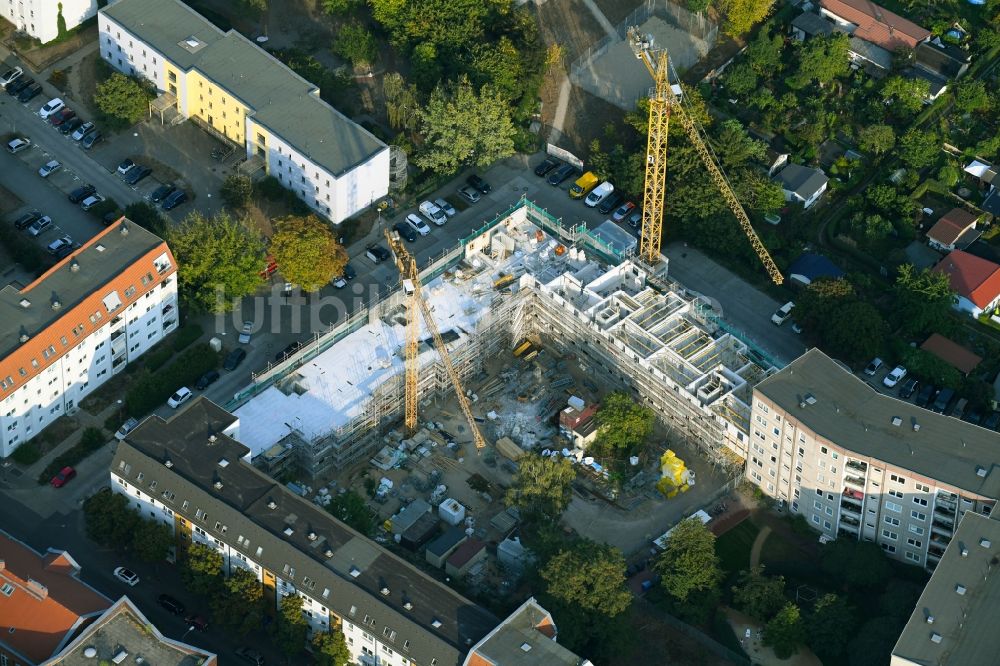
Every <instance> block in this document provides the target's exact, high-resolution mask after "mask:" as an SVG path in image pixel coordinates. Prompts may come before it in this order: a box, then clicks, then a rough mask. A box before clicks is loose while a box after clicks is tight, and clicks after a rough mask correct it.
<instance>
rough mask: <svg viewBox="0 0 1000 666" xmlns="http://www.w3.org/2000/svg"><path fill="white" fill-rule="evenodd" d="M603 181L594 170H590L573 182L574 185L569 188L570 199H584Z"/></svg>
mask: <svg viewBox="0 0 1000 666" xmlns="http://www.w3.org/2000/svg"><path fill="white" fill-rule="evenodd" d="M599 182H601V179H600V178H598V177H597V174H595V173H594V172H593V171H588V172H587V173H585V174H583V175H582V176H580V177H579V178H577V179H576V182H575V183H573V186H572V187H570V188H569V198H570V199H582V198H583V197H585V196H587V194H589V193H590V191H591V190H592V189H594V188H595V187H597V184H598V183H599Z"/></svg>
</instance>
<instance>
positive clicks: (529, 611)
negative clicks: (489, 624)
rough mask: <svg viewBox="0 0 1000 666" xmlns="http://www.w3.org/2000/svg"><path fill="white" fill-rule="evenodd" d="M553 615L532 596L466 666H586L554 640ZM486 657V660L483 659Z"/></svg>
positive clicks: (487, 639) (493, 634)
mask: <svg viewBox="0 0 1000 666" xmlns="http://www.w3.org/2000/svg"><path fill="white" fill-rule="evenodd" d="M556 634H557V631H556V625H555V623H554V622H553V619H552V614H551V613H549V612H548V611H547V610H545V609H544V608H542V606H541V605H539V603H538V602H537V601H535V598H534V597H532V598H530V599H528V600H527V601H525V602H524V603H523V604H521V607H520V608H518V609H517V610H515V611H514V612H513V613H511V615H510V617H508V618H507V619H506V620H504V621H503V623H502V624H500V625H499V626H498V627H497V628H496V629H494V630H493V631H492V632H491V633H490V635H489V636H487V637H486V638H484V639H483V640H482V641H481V642H480V643H479V644H478V645H476V646H475V647H474V648H473V649H472V651H471V652H470V653H469V657H468V658H467V659H466V661H465V664H466V666H482V665H483V664H491V665H495V666H589V665H590V662H589V661H587V660H585V659H581V658H580V657H579V656H577V655H576V654H574V653H572V652H570V651H569V650H568V649H566V648H565V647H563V646H562V645H559V643H557V642H556ZM483 660H485V661H483Z"/></svg>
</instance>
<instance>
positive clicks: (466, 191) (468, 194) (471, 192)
mask: <svg viewBox="0 0 1000 666" xmlns="http://www.w3.org/2000/svg"><path fill="white" fill-rule="evenodd" d="M458 193H459V194H460V195H461V196H462V198H463V199H465V200H466V201H468V202H469V203H476V202H477V201H479V192H477V191H476V188H474V187H469V186H468V185H466V186H465V187H463V188H461V189H460V190H459V191H458Z"/></svg>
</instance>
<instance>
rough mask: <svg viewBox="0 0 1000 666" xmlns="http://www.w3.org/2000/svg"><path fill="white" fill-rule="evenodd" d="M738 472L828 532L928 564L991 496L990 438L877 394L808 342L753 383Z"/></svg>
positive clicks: (994, 456) (987, 506)
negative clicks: (747, 433) (747, 446)
mask: <svg viewBox="0 0 1000 666" xmlns="http://www.w3.org/2000/svg"><path fill="white" fill-rule="evenodd" d="M751 430H752V432H751V437H750V451H749V453H748V457H747V465H746V476H747V478H749V479H750V481H752V482H753V483H754V484H755V485H757V486H759V487H760V488H761V490H763V491H764V492H765V493H766V494H767V495H769V496H771V497H774V498H776V499H778V500H780V501H782V502H785V503H786V504H787V505H788V506H789V508H790V509H791V511H792V512H793V513H797V514H800V515H802V516H804V517H805V518H806V519H807V520H808V521H809V523H810V525H812V526H813V527H814V528H816V529H817V530H819V531H820V532H822V533H823V534H825V535H827V536H829V537H831V538H848V539H864V540H866V541H872V542H875V543H878V544H879V545H880V546H881V547H882V549H883V550H885V551H886V553H888V554H889V555H890V556H891V557H894V558H896V559H899V560H902V561H904V562H907V563H909V564H915V565H920V566H923V567H926V568H928V569H933V568H934V567H935V566H936V565H937V563H938V562H939V561H940V560H941V557H942V555H943V554H944V551H945V548H946V547H947V545H948V544H949V543H950V542H951V540H952V536H953V535H954V532H955V528H956V526H957V525H958V523H959V521H960V520H961V519H962V517H963V516H964V515H965V514H966V512H969V511H973V512H977V513H980V514H982V515H989V514H990V512H991V511H992V509H993V506H994V504H995V503H996V500H997V498H998V497H1000V471H998V470H997V469H996V468H997V466H998V460H1000V435H998V434H997V433H996V432H993V431H992V430H987V429H985V428H980V427H979V426H974V425H971V424H969V423H966V422H964V421H960V420H958V419H955V418H952V417H950V416H943V415H940V414H935V413H933V412H931V411H928V410H925V409H922V408H920V407H917V406H915V405H913V404H911V403H907V402H903V401H902V400H898V399H896V398H894V397H890V396H887V395H883V394H882V393H879V392H878V391H876V390H875V389H873V388H872V387H871V386H869V385H868V384H866V383H865V382H863V381H862V380H860V379H858V378H857V377H855V376H854V375H853V374H851V373H850V372H849V371H847V370H845V369H844V368H843V367H841V366H840V365H839V364H838V363H837V362H835V361H834V360H833V359H831V358H830V357H828V356H826V355H825V354H823V352H821V351H819V350H818V349H811V350H809V351H807V352H806V353H805V354H803V355H802V356H800V357H799V358H798V359H796V360H795V361H793V362H792V363H791V364H790V365H788V366H787V367H785V368H784V369H782V370H781V371H780V372H778V373H776V374H774V375H772V376H770V377H768V378H766V379H764V381H762V382H761V383H759V384H758V385H757V386H756V387H755V389H754V395H753V407H752V422H751Z"/></svg>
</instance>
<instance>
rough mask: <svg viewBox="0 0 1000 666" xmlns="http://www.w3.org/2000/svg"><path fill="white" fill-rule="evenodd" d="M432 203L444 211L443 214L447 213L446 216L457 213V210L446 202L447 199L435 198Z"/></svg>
mask: <svg viewBox="0 0 1000 666" xmlns="http://www.w3.org/2000/svg"><path fill="white" fill-rule="evenodd" d="M434 205H435V206H437V207H438V208H440V209H441V210H442V211H444V214H445V215H447V216H448V217H455V216H456V215H458V211H457V210H455V207H454V206H452V205H451V204H450V203H448V200H447V199H441V198H438V199H435V200H434Z"/></svg>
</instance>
